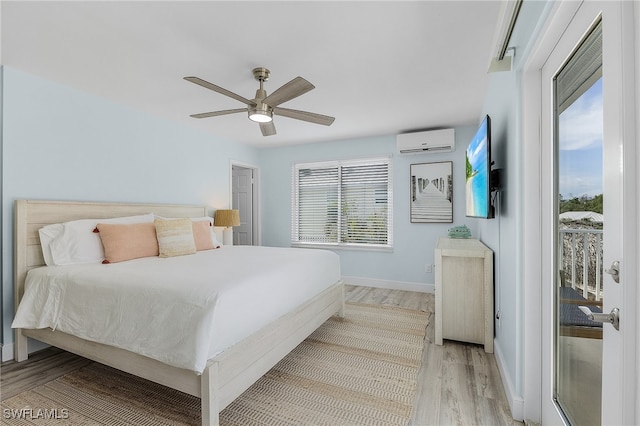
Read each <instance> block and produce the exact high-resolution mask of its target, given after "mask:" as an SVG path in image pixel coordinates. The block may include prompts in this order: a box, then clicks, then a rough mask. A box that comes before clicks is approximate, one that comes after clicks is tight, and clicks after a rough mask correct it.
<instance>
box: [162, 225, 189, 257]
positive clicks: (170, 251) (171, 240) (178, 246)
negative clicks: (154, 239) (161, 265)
mask: <svg viewBox="0 0 640 426" xmlns="http://www.w3.org/2000/svg"><path fill="white" fill-rule="evenodd" d="M154 223H155V226H156V234H157V236H158V246H159V251H160V257H172V256H182V255H185V254H193V253H195V252H196V243H195V240H194V238H193V225H192V222H191V219H189V218H185V219H158V218H156V219H155V220H154Z"/></svg>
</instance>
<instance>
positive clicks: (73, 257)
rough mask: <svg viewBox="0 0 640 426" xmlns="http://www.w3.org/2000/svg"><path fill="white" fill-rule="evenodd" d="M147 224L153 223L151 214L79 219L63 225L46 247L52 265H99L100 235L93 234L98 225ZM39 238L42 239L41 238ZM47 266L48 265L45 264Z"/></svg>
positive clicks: (100, 258)
mask: <svg viewBox="0 0 640 426" xmlns="http://www.w3.org/2000/svg"><path fill="white" fill-rule="evenodd" d="M147 222H148V223H153V214H151V213H149V214H144V215H138V216H126V217H117V218H113V219H81V220H74V221H71V222H66V223H63V224H62V231H61V232H60V233H59V234H58V235H57V236H56V237H55V238H54V239H53V241H51V242H50V243H49V245H48V248H49V250H50V252H51V261H52V264H53V265H75V264H79V263H101V262H102V261H103V260H104V248H103V247H102V241H101V240H100V234H99V233H97V232H93V231H94V229H96V225H97V224H98V223H118V224H127V223H147ZM40 238H41V239H42V236H41V237H40ZM44 253H45V251H44V248H43V255H45V254H44ZM45 256H46V255H45ZM45 262H46V258H45ZM47 265H50V264H49V263H48V262H47Z"/></svg>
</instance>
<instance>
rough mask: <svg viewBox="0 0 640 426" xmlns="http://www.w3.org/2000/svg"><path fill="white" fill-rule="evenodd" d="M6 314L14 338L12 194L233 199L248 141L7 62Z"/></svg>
mask: <svg viewBox="0 0 640 426" xmlns="http://www.w3.org/2000/svg"><path fill="white" fill-rule="evenodd" d="M3 88H4V91H3V106H4V108H3V128H2V131H3V147H2V158H3V163H2V168H3V175H2V177H3V179H2V187H3V191H2V201H3V209H2V225H3V230H4V235H3V239H2V264H3V266H4V268H3V270H2V296H3V304H2V312H3V315H2V318H3V320H4V329H3V342H4V343H10V342H12V341H13V334H12V332H11V328H10V326H11V321H12V318H13V277H12V273H13V272H12V263H13V258H12V252H13V242H12V241H13V232H12V223H13V202H14V200H16V199H22V198H28V199H52V200H55V199H60V200H86V201H121V202H149V203H185V204H198V205H206V206H208V207H209V208H210V212H211V211H212V210H214V209H216V208H223V207H228V205H229V200H230V196H229V187H230V186H229V168H230V163H229V162H230V160H231V159H233V160H237V161H242V162H246V163H250V164H254V163H257V162H258V157H257V151H256V150H255V149H254V148H250V147H246V146H243V145H240V144H235V143H232V142H229V141H225V140H221V139H216V138H215V137H212V136H211V135H209V134H205V133H203V132H200V131H198V130H194V129H192V128H189V127H186V126H184V125H182V124H177V123H173V122H169V121H166V120H162V119H159V118H156V117H153V116H150V115H149V114H146V113H143V112H140V111H136V110H134V109H131V108H129V107H126V106H123V105H120V104H116V103H113V102H110V101H108V100H105V99H101V98H97V97H95V96H93V95H89V94H87V93H83V92H80V91H77V90H74V89H71V88H68V87H65V86H61V85H59V84H56V83H52V82H50V81H46V80H43V79H41V78H39V77H36V76H33V75H29V74H25V73H22V72H20V71H17V70H15V69H11V68H8V67H5V68H4V75H3Z"/></svg>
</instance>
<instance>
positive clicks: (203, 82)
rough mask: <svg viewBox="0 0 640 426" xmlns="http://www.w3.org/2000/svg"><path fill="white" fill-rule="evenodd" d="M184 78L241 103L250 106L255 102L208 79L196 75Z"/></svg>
mask: <svg viewBox="0 0 640 426" xmlns="http://www.w3.org/2000/svg"><path fill="white" fill-rule="evenodd" d="M184 79H185V80H187V81H190V82H192V83H195V84H197V85H199V86H202V87H206V88H207V89H210V90H213V91H214V92H218V93H220V94H222V95H225V96H229V97H230V98H233V99H235V100H237V101H240V102H242V103H243V104H246V105H251V106H253V105H255V104H256V103H255V102H253V101H250V100H249V99H247V98H243V97H242V96H240V95H238V94H236V93H233V92H231V91H229V90H227V89H223V88H222V87H220V86H216V85H215V84H213V83H209V82H208V81H206V80H203V79H201V78H198V77H185V78H184Z"/></svg>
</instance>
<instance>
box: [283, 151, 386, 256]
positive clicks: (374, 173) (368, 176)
mask: <svg viewBox="0 0 640 426" xmlns="http://www.w3.org/2000/svg"><path fill="white" fill-rule="evenodd" d="M292 172H293V176H292V180H293V185H292V208H291V227H292V229H291V242H292V244H293V245H313V244H319V245H333V246H336V245H340V246H353V247H371V248H375V247H382V248H384V247H392V231H391V230H392V223H393V221H392V206H393V203H392V190H391V188H392V185H391V161H390V159H389V158H375V159H366V160H351V161H331V162H322V163H299V164H295V165H294V166H293V169H292Z"/></svg>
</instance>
